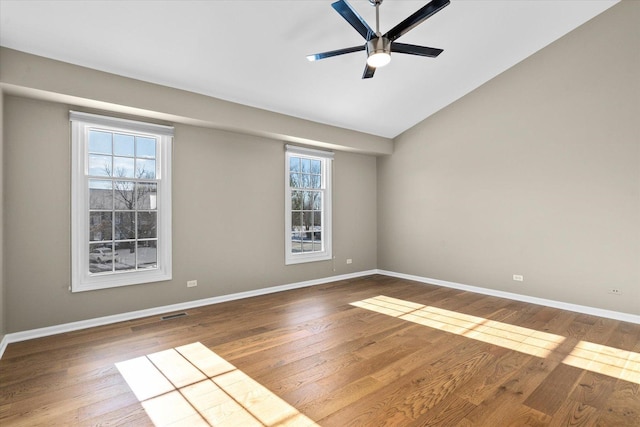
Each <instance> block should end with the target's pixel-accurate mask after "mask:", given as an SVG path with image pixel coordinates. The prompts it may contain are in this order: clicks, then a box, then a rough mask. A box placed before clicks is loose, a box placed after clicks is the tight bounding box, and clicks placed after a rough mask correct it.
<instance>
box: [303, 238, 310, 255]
mask: <svg viewBox="0 0 640 427" xmlns="http://www.w3.org/2000/svg"><path fill="white" fill-rule="evenodd" d="M302 252H313V243H312V242H311V240H304V241H303V242H302Z"/></svg>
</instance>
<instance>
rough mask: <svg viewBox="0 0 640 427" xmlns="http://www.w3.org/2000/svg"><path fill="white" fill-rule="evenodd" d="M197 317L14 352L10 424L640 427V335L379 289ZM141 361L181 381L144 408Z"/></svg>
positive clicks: (337, 290)
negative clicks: (130, 372) (139, 392)
mask: <svg viewBox="0 0 640 427" xmlns="http://www.w3.org/2000/svg"><path fill="white" fill-rule="evenodd" d="M381 295H382V296H384V297H388V299H387V300H386V301H390V302H389V304H390V305H389V306H384V307H379V308H376V307H375V304H374V305H372V306H371V307H372V308H371V309H367V308H362V307H360V306H354V305H351V303H355V302H359V301H364V300H367V299H371V298H374V297H377V296H381ZM405 302H406V307H409V308H400V310H411V313H410V314H402V313H401V314H394V313H396V311H394V310H395V308H393V307H398V306H402V305H403V304H405ZM383 305H384V304H383ZM389 307H392V308H389ZM416 307H417V309H416ZM420 307H426V308H424V309H421V308H420ZM432 308H433V310H435V311H426V310H432ZM376 310H378V311H376ZM383 312H384V313H383ZM187 313H188V315H187V316H184V317H178V318H174V319H171V320H165V321H163V320H160V316H156V317H150V318H144V319H138V320H134V321H129V322H122V323H118V324H113V325H107V326H102V327H96V328H91V329H85V330H82V331H76V332H71V333H66V334H61V335H56V336H52V337H46V338H40V339H34V340H31V341H26V342H21V343H14V344H10V345H9V346H8V348H7V350H6V352H5V354H4V356H3V358H2V360H0V425H2V426H6V427H8V426H38V425H42V426H54V425H64V426H75V425H78V426H94V425H131V426H146V425H154V424H155V425H163V424H165V423H168V424H170V425H205V426H206V425H218V424H217V423H218V421H215V422H213V421H211V420H212V419H215V420H221V421H220V423H222V425H240V426H244V425H279V424H282V425H314V424H315V425H320V426H327V427H328V426H336V427H344V426H489V427H495V426H616V427H617V426H635V427H637V426H640V380H639V378H640V368H639V366H640V325H636V324H631V323H625V322H620V321H616V320H611V319H605V318H599V317H595V316H589V315H585V314H580V313H573V312H569V311H563V310H558V309H553V308H549V307H543V306H537V305H533V304H526V303H521V302H516V301H511V300H506V299H501V298H496V297H490V296H484V295H479V294H473V293H470V292H464V291H459V290H454V289H447V288H441V287H438V286H431V285H425V284H420V283H416V282H411V281H407V280H401V279H395V278H391V277H387V276H379V275H375V276H369V277H365V278H359V279H353V280H348V281H341V282H334V283H329V284H324V285H319V286H315V287H311V288H305V289H298V290H293V291H287V292H281V293H277V294H271V295H265V296H260V297H254V298H248V299H244V300H239V301H232V302H227V303H222V304H217V305H212V306H207V307H201V308H197V309H191V310H187ZM385 313H386V314H385ZM425 313H426V314H425ZM434 313H439V314H434ZM438 322H439V323H438ZM194 343H201V344H202V347H198V346H197V345H196V344H194ZM532 343H533V344H532ZM189 344H194V345H195V346H196V347H194V346H191V347H189V346H188V345H189ZM185 346H186V347H185ZM185 348H186V349H190V350H189V351H190V352H191V354H193V355H195V356H194V357H196V358H201V360H200V361H196V362H190V363H192V364H193V366H195V368H194V367H193V366H191V365H189V366H188V369H186V368H185V369H184V371H183V372H181V368H179V367H180V366H183V365H184V364H185V363H186V362H185V363H183V361H181V362H180V363H177V362H176V361H177V360H178V359H179V358H180V357H181V356H180V355H181V354H186V356H185V357H186V358H187V359H189V357H190V356H189V355H188V354H187V352H185V351H184V349H185ZM171 349H174V350H173V353H172V352H169V353H167V352H165V351H166V350H171ZM194 349H195V350H194ZM159 352H164V353H159ZM180 352H182V353H180ZM155 353H157V354H155ZM207 355H208V356H207ZM147 356H149V357H147ZM145 357H147V358H146V359H140V360H138V359H136V358H145ZM206 357H213V358H218V357H219V358H222V359H224V360H222V359H215V360H218V362H216V363H221V364H222V365H221V366H226V368H224V369H222V370H219V372H215V373H214V374H211V373H207V369H208V368H202V366H204V365H207V364H208V365H207V366H213V362H211V361H210V359H206ZM176 358H178V359H176ZM133 359H136V360H138V361H143V362H144V363H147V365H149V366H151V368H152V369H155V368H154V367H153V366H152V365H153V364H154V363H155V364H157V365H158V366H159V368H158V369H160V371H161V372H167V371H169V373H168V374H166V375H167V377H168V378H169V379H170V380H171V379H173V378H179V379H180V381H181V383H180V384H178V385H175V384H174V385H175V390H173V391H172V392H171V394H170V395H169V394H167V393H162V395H161V396H159V397H158V398H162V399H163V400H161V401H154V402H151V401H142V402H141V401H139V400H138V398H137V397H136V394H134V391H133V390H132V388H131V387H132V386H130V385H129V384H128V383H127V381H126V380H125V378H124V377H123V374H121V372H120V370H119V368H118V366H117V364H119V366H121V368H122V366H124V365H123V362H126V361H131V360H133ZM180 360H182V359H180ZM211 360H213V359H211ZM172 361H173V362H172ZM225 361H226V362H225ZM199 364H200V365H202V366H200V365H199ZM163 365H164V366H165V367H164V368H163ZM132 366H134V365H132ZM145 366H146V365H145ZM196 368H197V369H196ZM162 369H165V371H162ZM197 370H199V371H198V372H196V374H197V375H196V376H197V378H199V379H198V381H199V382H198V383H197V384H189V375H191V374H193V372H195V371H197ZM229 370H232V371H229ZM134 371H135V370H134ZM192 371H193V372H192ZM200 371H201V372H203V373H204V376H203V374H202V373H200ZM134 374H135V372H134ZM140 375H142V373H140ZM194 375H195V374H194ZM203 378H205V380H204V381H202V379H203ZM194 381H195V380H194ZM165 382H166V381H165ZM183 383H184V384H187V385H186V386H185V387H182V386H183ZM147 384H149V383H147ZM234 387H235V388H234ZM198 390H201V394H200V395H197V396H194V395H193V393H196V392H197V391H198ZM234 390H235V391H234ZM256 390H258V391H256ZM152 392H153V390H152ZM234 393H235V394H234ZM238 393H240V394H238ZM192 396H193V398H192ZM171 399H174V400H171ZM175 399H177V400H175ZM225 399H226V400H225ZM174 401H175V402H178V401H179V402H178V403H175V405H178V404H179V405H182V406H181V407H180V408H182V409H178V406H175V407H174V406H173V405H174V404H173V403H162V402H174ZM194 402H195V403H194ZM200 405H205V406H200ZM183 407H186V409H184V408H183ZM154 408H156V409H154ZM157 409H160V410H163V411H164V412H163V413H161V415H158V413H156V414H151V413H150V411H152V410H153V411H156V410H157ZM183 409H184V410H191V411H192V412H193V411H194V410H195V413H191V415H189V417H187V415H181V414H182V412H180V411H182V410H183ZM260 411H263V412H260ZM264 411H266V412H270V413H269V414H268V415H265V416H263V415H262V413H265V412H264ZM287 411H292V412H291V414H288V415H286V417H285V416H282V417H280V418H278V416H279V414H283V413H285V412H287ZM185 414H186V413H185ZM163 417H166V418H163ZM181 417H182V418H181ZM215 417H218V418H215ZM269 417H271V418H269ZM274 417H275V418H274ZM265 420H276V421H265ZM169 421H171V422H173V423H174V424H171V423H169Z"/></svg>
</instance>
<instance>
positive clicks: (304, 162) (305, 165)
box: [300, 159, 311, 173]
mask: <svg viewBox="0 0 640 427" xmlns="http://www.w3.org/2000/svg"><path fill="white" fill-rule="evenodd" d="M300 164H301V166H302V167H301V171H302V173H309V172H311V160H309V159H300Z"/></svg>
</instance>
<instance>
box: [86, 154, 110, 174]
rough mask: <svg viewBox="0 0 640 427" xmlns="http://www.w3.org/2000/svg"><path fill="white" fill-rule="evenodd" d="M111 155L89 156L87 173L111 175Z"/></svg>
mask: <svg viewBox="0 0 640 427" xmlns="http://www.w3.org/2000/svg"><path fill="white" fill-rule="evenodd" d="M111 159H112V157H111V156H98V155H95V154H92V155H90V156H89V175H92V176H111V170H112V169H111Z"/></svg>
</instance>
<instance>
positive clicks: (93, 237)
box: [70, 111, 173, 292]
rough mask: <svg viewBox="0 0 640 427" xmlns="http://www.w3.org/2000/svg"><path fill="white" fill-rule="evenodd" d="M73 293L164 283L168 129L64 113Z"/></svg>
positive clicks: (168, 227) (168, 262)
mask: <svg viewBox="0 0 640 427" xmlns="http://www.w3.org/2000/svg"><path fill="white" fill-rule="evenodd" d="M70 119H71V130H72V136H71V145H72V194H71V197H72V209H71V221H72V222H71V223H72V225H71V231H72V241H71V260H72V278H71V290H72V291H73V292H78V291H88V290H93V289H102V288H110V287H116V286H125V285H134V284H138V283H148V282H157V281H161V280H169V279H171V143H172V136H173V128H172V127H169V126H160V125H155V124H149V123H142V122H135V121H131V120H123V119H116V118H111V117H105V116H98V115H94V114H86V113H79V112H75V111H71V112H70Z"/></svg>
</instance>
